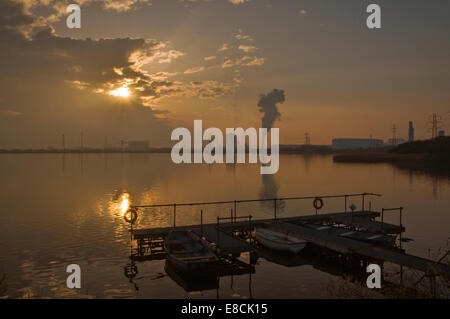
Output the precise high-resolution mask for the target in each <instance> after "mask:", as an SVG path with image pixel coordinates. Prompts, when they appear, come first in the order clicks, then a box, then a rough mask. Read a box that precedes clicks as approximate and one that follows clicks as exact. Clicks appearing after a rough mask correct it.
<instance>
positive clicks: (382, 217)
mask: <svg viewBox="0 0 450 319" xmlns="http://www.w3.org/2000/svg"><path fill="white" fill-rule="evenodd" d="M383 224H384V208H382V209H381V232H383Z"/></svg>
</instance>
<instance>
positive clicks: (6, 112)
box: [0, 110, 22, 117]
mask: <svg viewBox="0 0 450 319" xmlns="http://www.w3.org/2000/svg"><path fill="white" fill-rule="evenodd" d="M19 115H22V113H21V112H17V111H12V110H0V116H8V117H16V116H19Z"/></svg>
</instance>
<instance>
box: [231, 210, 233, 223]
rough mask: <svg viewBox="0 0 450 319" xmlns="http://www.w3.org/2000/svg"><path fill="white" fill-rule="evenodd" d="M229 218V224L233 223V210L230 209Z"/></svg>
mask: <svg viewBox="0 0 450 319" xmlns="http://www.w3.org/2000/svg"><path fill="white" fill-rule="evenodd" d="M230 218H231V222H232V223H233V208H232V209H230Z"/></svg>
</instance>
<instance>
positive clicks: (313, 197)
mask: <svg viewBox="0 0 450 319" xmlns="http://www.w3.org/2000/svg"><path fill="white" fill-rule="evenodd" d="M368 196H373V197H381V196H382V195H381V194H376V193H366V192H365V193H357V194H342V195H316V196H295V197H275V198H258V199H239V200H227V201H211V202H190V203H171V204H169V203H168V204H148V205H131V206H130V208H133V209H149V208H159V207H173V227H176V216H177V207H185V206H207V205H225V204H232V205H233V207H234V208H233V209H232V211H231V216H232V218H231V220H232V221H236V219H237V205H238V204H241V203H253V202H270V201H272V202H273V204H274V205H273V217H274V219H277V202H279V201H290V200H316V199H336V198H342V199H344V212H347V200H348V199H349V198H352V197H360V198H361V211H364V210H365V199H366V197H368ZM369 207H371V205H369ZM317 210H318V209H316V214H317ZM352 212H353V209H352ZM201 219H202V220H203V211H201ZM202 223H203V222H202Z"/></svg>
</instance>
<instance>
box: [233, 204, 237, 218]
mask: <svg viewBox="0 0 450 319" xmlns="http://www.w3.org/2000/svg"><path fill="white" fill-rule="evenodd" d="M236 216H237V214H236V200H235V201H234V221H236Z"/></svg>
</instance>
